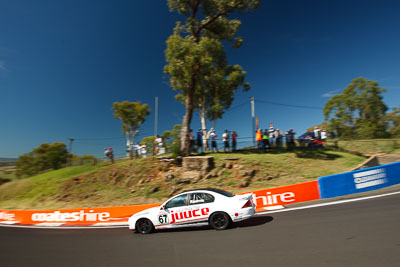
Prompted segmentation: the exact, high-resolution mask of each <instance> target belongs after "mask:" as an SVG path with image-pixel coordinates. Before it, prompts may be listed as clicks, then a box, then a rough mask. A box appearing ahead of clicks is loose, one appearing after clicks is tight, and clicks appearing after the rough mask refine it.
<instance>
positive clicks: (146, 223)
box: [136, 218, 154, 234]
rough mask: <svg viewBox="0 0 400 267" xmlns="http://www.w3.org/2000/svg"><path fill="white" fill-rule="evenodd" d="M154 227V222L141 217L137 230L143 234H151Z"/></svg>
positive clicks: (137, 223)
mask: <svg viewBox="0 0 400 267" xmlns="http://www.w3.org/2000/svg"><path fill="white" fill-rule="evenodd" d="M153 229H154V226H153V223H152V222H151V221H150V220H149V219H146V218H142V219H139V220H138V221H137V222H136V231H137V232H138V233H141V234H150V233H151V232H152V231H153Z"/></svg>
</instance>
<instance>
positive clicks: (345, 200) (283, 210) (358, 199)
mask: <svg viewBox="0 0 400 267" xmlns="http://www.w3.org/2000/svg"><path fill="white" fill-rule="evenodd" d="M397 194H400V191H398V192H392V193H386V194H382V195H376V196H369V197H360V198H353V199H344V200H338V201H333V202H328V203H321V204H314V205H309V206H303V207H296V208H288V209H281V210H273V211H263V212H257V214H256V216H257V215H264V214H270V213H277V212H285V211H292V210H303V209H311V208H318V207H324V206H331V205H338V204H344V203H349V202H355V201H361V200H368V199H373V198H380V197H387V196H392V195H397Z"/></svg>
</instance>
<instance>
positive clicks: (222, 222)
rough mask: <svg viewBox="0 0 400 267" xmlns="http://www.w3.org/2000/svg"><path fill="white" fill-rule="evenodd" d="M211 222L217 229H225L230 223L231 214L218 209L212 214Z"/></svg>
mask: <svg viewBox="0 0 400 267" xmlns="http://www.w3.org/2000/svg"><path fill="white" fill-rule="evenodd" d="M210 224H211V226H212V227H213V228H214V229H216V230H225V229H226V228H228V226H229V224H230V219H229V215H228V214H226V213H225V212H220V211H218V212H216V213H214V214H213V215H211V217H210Z"/></svg>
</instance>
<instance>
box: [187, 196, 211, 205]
mask: <svg viewBox="0 0 400 267" xmlns="http://www.w3.org/2000/svg"><path fill="white" fill-rule="evenodd" d="M210 202H214V197H213V196H212V195H210V194H207V193H192V194H190V200H189V204H190V205H196V204H202V203H210Z"/></svg>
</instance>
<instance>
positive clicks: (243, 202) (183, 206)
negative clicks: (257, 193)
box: [129, 188, 256, 234]
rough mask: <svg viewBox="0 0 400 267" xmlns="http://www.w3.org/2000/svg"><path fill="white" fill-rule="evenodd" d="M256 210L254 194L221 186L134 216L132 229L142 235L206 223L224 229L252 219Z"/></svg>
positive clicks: (184, 195)
mask: <svg viewBox="0 0 400 267" xmlns="http://www.w3.org/2000/svg"><path fill="white" fill-rule="evenodd" d="M255 210H256V207H255V204H254V202H253V195H252V193H249V194H244V195H232V194H230V193H228V192H225V191H223V190H219V189H213V188H205V189H196V190H191V191H186V192H182V193H180V194H179V195H176V196H174V197H172V198H170V199H169V200H167V201H166V202H164V203H163V204H162V205H161V206H158V207H153V208H149V209H146V210H143V211H141V212H138V213H136V214H134V215H132V216H131V217H130V218H129V229H131V230H134V231H136V232H138V233H142V234H148V233H150V232H152V231H153V230H154V229H165V228H176V227H189V226H204V225H211V226H212V227H213V228H214V229H217V230H224V229H226V228H228V226H229V224H230V223H231V222H238V221H242V220H245V219H249V218H250V217H252V216H253V215H254V214H255Z"/></svg>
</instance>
